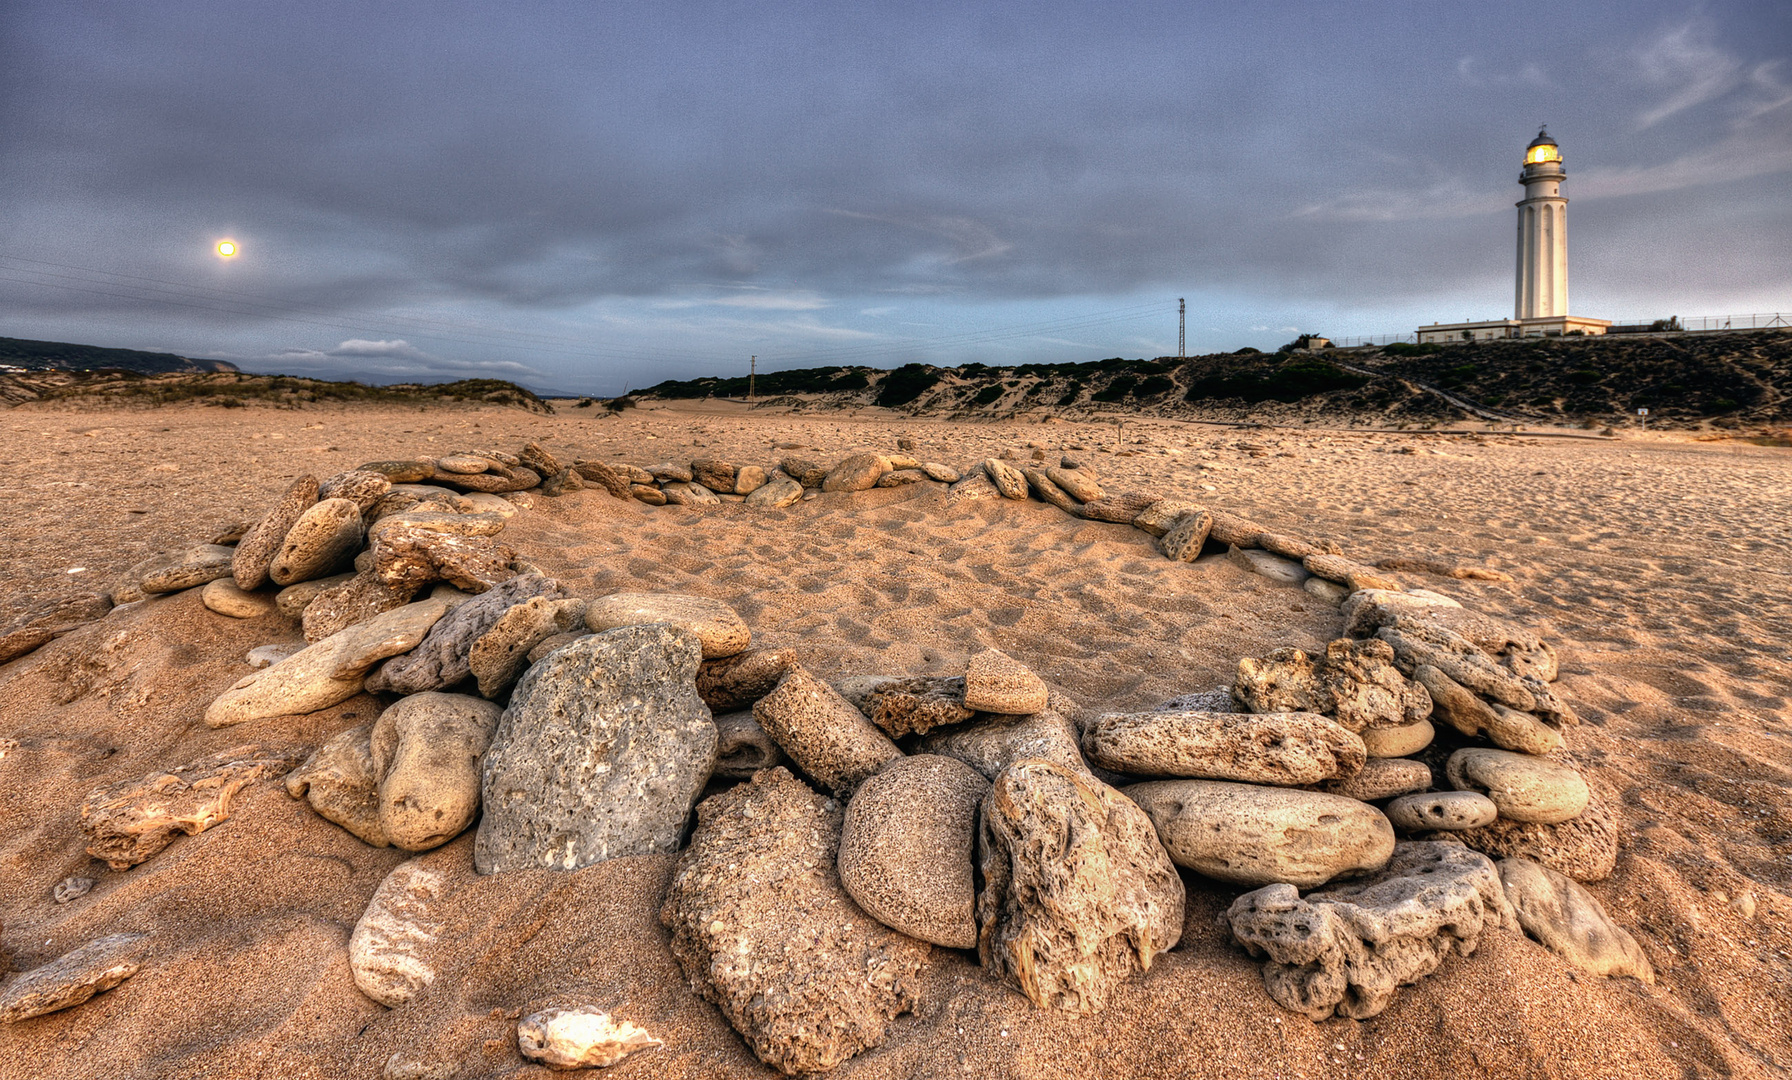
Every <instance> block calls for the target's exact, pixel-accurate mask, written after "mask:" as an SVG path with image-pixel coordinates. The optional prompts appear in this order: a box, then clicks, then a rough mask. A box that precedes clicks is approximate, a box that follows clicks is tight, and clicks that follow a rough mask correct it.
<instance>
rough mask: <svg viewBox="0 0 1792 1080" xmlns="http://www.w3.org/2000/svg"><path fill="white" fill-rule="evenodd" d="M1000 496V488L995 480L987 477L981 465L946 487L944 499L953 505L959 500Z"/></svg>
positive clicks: (979, 500)
mask: <svg viewBox="0 0 1792 1080" xmlns="http://www.w3.org/2000/svg"><path fill="white" fill-rule="evenodd" d="M1001 497H1002V492H1001V489H999V488H997V487H996V485H995V481H993V480H991V479H990V478H989V474H988V473H985V472H984V471H983V467H982V466H978V467H976V468H974V469H972V470H971V471H970V472H969V473H968V474H966V475H965V476H963V477H961V478H959V480H958V481H957V482H955V483H953V484H951V485H950V486H948V487H947V488H946V501H947V502H948V503H949V504H954V505H955V504H957V503H961V502H981V501H983V500H985V499H999V498H1001Z"/></svg>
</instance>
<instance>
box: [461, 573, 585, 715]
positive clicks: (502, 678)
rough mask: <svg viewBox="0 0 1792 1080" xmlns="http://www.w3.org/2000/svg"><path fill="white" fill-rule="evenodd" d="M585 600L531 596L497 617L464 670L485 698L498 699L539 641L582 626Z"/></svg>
mask: <svg viewBox="0 0 1792 1080" xmlns="http://www.w3.org/2000/svg"><path fill="white" fill-rule="evenodd" d="M584 619H585V601H583V600H580V599H578V598H577V597H567V598H564V599H559V600H550V599H548V598H547V597H545V596H532V597H530V598H529V599H527V600H524V601H523V602H522V603H520V604H513V605H512V606H511V607H509V608H508V609H506V610H505V612H504V614H502V615H500V616H498V621H497V622H495V623H493V624H492V628H491V629H490V630H487V631H486V632H485V633H483V634H481V635H479V638H478V640H476V641H474V642H473V645H472V647H471V648H469V649H468V650H467V670H468V671H470V672H471V673H472V675H473V678H474V680H475V681H476V682H477V684H478V686H479V692H480V693H481V694H483V695H485V696H486V697H488V698H491V697H497V696H498V695H499V694H501V693H503V692H504V690H505V689H506V688H507V687H509V686H510V684H511V683H513V682H515V681H516V679H517V676H519V675H521V674H522V673H523V669H524V668H525V667H527V666H528V664H529V651H530V650H531V649H533V648H535V646H536V645H539V644H540V643H541V642H543V641H545V640H547V639H548V638H550V637H552V636H554V635H555V634H564V633H568V632H570V631H571V630H572V629H573V628H574V627H579V626H583V625H584Z"/></svg>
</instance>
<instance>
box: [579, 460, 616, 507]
mask: <svg viewBox="0 0 1792 1080" xmlns="http://www.w3.org/2000/svg"><path fill="white" fill-rule="evenodd" d="M572 470H573V472H576V473H578V474H579V475H580V476H582V477H584V478H585V482H586V483H588V484H596V485H597V486H599V487H601V488H603V489H604V490H605V491H607V492H609V493H610V494H611V495H613V496H615V497H616V498H618V499H626V498H628V497H629V481H628V477H626V476H624V475H623V474H622V473H620V472H618V471H617V470H616V469H614V468H612V467H611V466H609V465H607V464H605V463H604V462H601V461H577V462H574V463H573V466H572Z"/></svg>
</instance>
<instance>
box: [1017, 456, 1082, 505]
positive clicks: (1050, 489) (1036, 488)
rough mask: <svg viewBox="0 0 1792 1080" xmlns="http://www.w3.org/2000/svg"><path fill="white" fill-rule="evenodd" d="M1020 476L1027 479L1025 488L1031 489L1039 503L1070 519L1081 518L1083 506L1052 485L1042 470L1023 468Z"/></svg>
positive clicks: (1049, 478) (1061, 489)
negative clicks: (1055, 509)
mask: <svg viewBox="0 0 1792 1080" xmlns="http://www.w3.org/2000/svg"><path fill="white" fill-rule="evenodd" d="M1021 475H1022V476H1025V477H1026V478H1027V486H1028V487H1029V488H1031V489H1032V491H1033V494H1034V496H1035V497H1037V498H1038V499H1039V501H1040V502H1042V503H1046V504H1048V505H1051V506H1055V507H1057V508H1058V509H1060V510H1062V511H1064V512H1065V513H1066V514H1069V515H1071V516H1072V517H1082V516H1083V504H1082V503H1079V502H1077V501H1076V500H1075V499H1073V498H1071V497H1070V495H1069V494H1068V493H1067V492H1066V491H1065V490H1064V489H1063V488H1061V487H1059V486H1058V485H1056V484H1054V483H1052V481H1051V477H1049V476H1047V475H1046V474H1045V470H1044V469H1032V468H1024V469H1022V470H1021Z"/></svg>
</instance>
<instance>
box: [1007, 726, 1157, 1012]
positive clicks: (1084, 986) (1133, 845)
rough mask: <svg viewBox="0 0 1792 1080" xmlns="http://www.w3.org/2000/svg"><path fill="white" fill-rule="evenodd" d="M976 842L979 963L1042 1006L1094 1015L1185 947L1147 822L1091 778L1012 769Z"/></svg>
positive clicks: (1045, 768)
mask: <svg viewBox="0 0 1792 1080" xmlns="http://www.w3.org/2000/svg"><path fill="white" fill-rule="evenodd" d="M979 840H980V845H979V850H980V858H981V864H982V869H983V882H984V887H983V892H982V893H981V894H980V895H979V896H978V897H977V924H978V938H977V952H978V955H979V956H980V957H981V958H982V960H983V966H984V967H987V968H988V969H990V971H991V972H992V973H994V974H996V975H998V976H1000V977H1002V978H1004V979H1006V980H1008V981H1009V982H1011V983H1013V984H1014V985H1016V986H1017V987H1019V989H1020V991H1021V993H1023V994H1025V995H1026V996H1027V998H1028V1000H1030V1001H1032V1002H1033V1004H1034V1005H1035V1006H1037V1007H1039V1008H1056V1009H1063V1010H1065V1011H1067V1012H1073V1013H1081V1014H1084V1015H1087V1014H1090V1013H1094V1012H1097V1011H1099V1010H1100V1009H1101V1008H1103V1007H1104V1006H1105V1005H1106V1004H1107V1001H1108V998H1109V996H1110V995H1111V994H1112V992H1113V988H1114V985H1115V984H1116V983H1117V982H1119V981H1120V980H1122V979H1125V978H1126V977H1128V976H1129V975H1131V974H1133V973H1134V972H1145V971H1149V970H1150V969H1151V964H1152V962H1153V961H1154V960H1155V959H1156V958H1157V956H1158V954H1160V953H1162V952H1165V951H1167V950H1168V949H1171V948H1173V947H1174V946H1175V944H1176V942H1177V941H1178V940H1180V939H1181V937H1182V914H1183V903H1184V899H1185V897H1184V894H1183V888H1182V878H1181V877H1180V876H1179V875H1178V874H1177V873H1176V867H1175V866H1174V865H1172V864H1171V862H1170V857H1169V855H1167V854H1166V853H1165V852H1164V849H1163V845H1162V844H1161V843H1159V841H1158V837H1157V832H1156V831H1155V830H1154V829H1153V828H1152V824H1151V820H1150V819H1149V818H1147V817H1146V816H1145V815H1144V814H1143V813H1141V812H1140V810H1139V808H1138V807H1137V806H1135V805H1134V804H1133V803H1132V802H1131V800H1129V799H1127V798H1126V797H1125V796H1124V795H1122V794H1120V793H1119V792H1118V791H1115V790H1114V789H1113V788H1111V787H1108V786H1107V785H1106V784H1104V783H1102V782H1101V781H1099V780H1097V779H1095V778H1094V777H1092V776H1088V775H1086V774H1079V773H1076V772H1074V771H1072V770H1070V769H1066V768H1064V767H1063V766H1060V765H1054V764H1052V763H1051V762H1048V761H1038V760H1032V761H1022V762H1018V763H1016V764H1015V765H1012V766H1010V767H1009V768H1007V769H1005V770H1003V771H1002V773H1001V774H1000V775H998V776H997V777H996V779H995V782H994V783H993V784H992V785H991V786H990V790H989V794H988V796H987V797H986V798H985V799H984V801H983V813H982V819H981V824H980V826H979Z"/></svg>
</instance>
